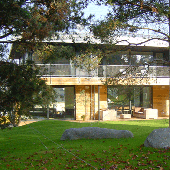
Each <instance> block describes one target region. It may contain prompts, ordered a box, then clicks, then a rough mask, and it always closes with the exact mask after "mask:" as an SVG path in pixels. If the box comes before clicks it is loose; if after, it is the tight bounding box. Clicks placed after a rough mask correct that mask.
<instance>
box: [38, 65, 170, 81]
mask: <svg viewBox="0 0 170 170" xmlns="http://www.w3.org/2000/svg"><path fill="white" fill-rule="evenodd" d="M36 65H37V66H38V67H39V68H40V71H41V73H42V77H101V78H104V77H108V78H109V77H122V78H123V77H126V76H131V77H134V78H138V77H139V78H140V77H145V78H169V67H168V66H147V65H145V66H130V65H99V66H98V68H96V69H95V70H92V71H87V70H86V69H80V68H76V67H74V65H71V64H36Z"/></svg>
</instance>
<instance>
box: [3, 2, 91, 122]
mask: <svg viewBox="0 0 170 170" xmlns="http://www.w3.org/2000/svg"><path fill="white" fill-rule="evenodd" d="M87 4H88V1H83V0H0V16H1V17H0V60H1V63H0V105H1V108H0V110H1V111H3V112H4V113H10V114H9V116H12V117H14V119H15V113H16V112H17V113H18V114H19V115H21V114H23V113H26V112H27V111H28V110H29V108H30V107H32V106H33V105H36V104H47V103H48V102H49V101H50V100H51V98H52V97H53V93H54V91H53V90H52V89H50V87H49V86H46V84H45V81H44V80H42V79H40V77H37V74H39V73H38V70H37V69H33V68H32V63H27V64H26V65H20V66H18V65H17V64H15V63H12V62H10V60H9V56H6V54H7V47H8V45H7V44H11V43H15V46H13V51H15V52H14V55H15V56H16V57H20V55H21V56H22V55H24V54H25V52H27V51H35V50H36V49H37V47H38V45H37V43H41V42H42V41H43V40H45V39H50V38H52V37H53V36H55V37H57V36H58V35H59V34H60V32H64V31H65V32H69V31H72V30H74V29H76V27H77V24H81V25H88V22H87V21H88V18H87V19H85V18H84V16H83V12H82V9H84V8H85V7H86V6H87ZM90 17H91V16H89V18H90ZM48 47H49V46H48ZM42 50H43V48H42ZM59 50H60V51H62V52H63V53H64V50H67V49H59ZM47 51H48V50H47ZM56 52H58V51H57V50H56ZM56 52H55V53H56ZM39 53H43V52H42V51H41V52H39ZM45 59H46V58H45ZM47 59H48V58H47ZM50 94H51V95H50ZM42 99H43V100H42ZM14 119H13V118H11V122H12V120H14ZM13 124H15V121H14V122H13Z"/></svg>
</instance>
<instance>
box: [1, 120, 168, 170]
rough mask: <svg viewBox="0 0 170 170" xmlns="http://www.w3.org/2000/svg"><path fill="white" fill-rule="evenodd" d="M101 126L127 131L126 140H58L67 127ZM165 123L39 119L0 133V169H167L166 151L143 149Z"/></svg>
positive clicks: (159, 121) (166, 123)
mask: <svg viewBox="0 0 170 170" xmlns="http://www.w3.org/2000/svg"><path fill="white" fill-rule="evenodd" d="M89 126H90V127H101V128H110V129H118V130H130V131H131V132H132V133H133V134H134V138H129V139H123V138H122V139H81V140H75V141H69V140H67V141H60V138H61V136H62V133H63V132H64V131H65V130H66V129H68V128H81V127H89ZM166 127H168V120H145V121H142V120H140V121H107V122H95V123H76V122H67V121H58V120H43V121H39V122H35V123H32V124H30V125H25V126H22V127H15V128H12V129H11V130H10V129H5V130H1V131H0V167H1V169H2V170H6V169H10V170H17V169H21V170H26V169H29V170H32V169H33V170H34V169H37V170H39V169H43V170H52V169H54V170H55V169H87V170H89V169H101V170H104V169H105V170H108V169H165V170H166V169H167V170H169V167H170V149H168V150H164V149H154V148H147V147H144V146H143V143H144V141H145V139H146V137H147V136H148V135H149V134H150V133H151V132H152V131H153V130H154V129H158V128H166Z"/></svg>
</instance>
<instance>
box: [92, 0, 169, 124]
mask: <svg viewBox="0 0 170 170" xmlns="http://www.w3.org/2000/svg"><path fill="white" fill-rule="evenodd" d="M97 3H98V4H103V3H104V4H105V5H108V6H109V7H110V8H109V12H108V15H107V17H106V18H105V19H104V20H102V21H98V22H96V24H94V25H93V26H92V27H91V29H92V31H93V33H94V35H95V36H96V37H100V39H101V40H103V41H106V42H110V43H117V42H118V40H117V39H116V38H117V37H119V36H122V35H128V34H131V35H132V34H133V35H136V34H141V35H143V36H145V35H146V34H147V35H148V37H147V38H146V39H145V40H143V41H142V42H136V43H135V44H133V45H141V44H144V43H145V42H149V41H151V40H153V39H158V40H163V41H166V42H168V43H169V44H170V1H168V0H97ZM115 37H116V38H115ZM122 41H126V42H128V40H122ZM128 43H129V45H132V44H131V43H130V42H128ZM169 51H170V47H169ZM169 54H170V52H169ZM165 62H166V63H167V65H168V66H170V55H169V58H168V60H167V61H165ZM169 76H170V71H169ZM169 91H170V90H169ZM169 104H170V92H169ZM169 113H170V109H169ZM169 119H170V114H169ZM169 127H170V121H169Z"/></svg>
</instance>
